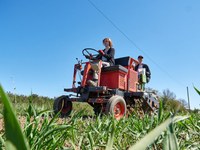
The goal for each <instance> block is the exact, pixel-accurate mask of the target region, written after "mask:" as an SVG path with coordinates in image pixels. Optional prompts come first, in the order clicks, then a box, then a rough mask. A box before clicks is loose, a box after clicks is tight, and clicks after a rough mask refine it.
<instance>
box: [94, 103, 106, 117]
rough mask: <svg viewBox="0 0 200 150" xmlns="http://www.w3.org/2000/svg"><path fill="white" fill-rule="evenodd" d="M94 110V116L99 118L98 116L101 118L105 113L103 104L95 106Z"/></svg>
mask: <svg viewBox="0 0 200 150" xmlns="http://www.w3.org/2000/svg"><path fill="white" fill-rule="evenodd" d="M93 110H94V114H95V115H96V116H98V115H100V116H101V115H102V114H103V113H104V111H103V110H104V109H103V106H102V104H94V106H93Z"/></svg>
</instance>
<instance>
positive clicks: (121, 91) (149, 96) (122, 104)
mask: <svg viewBox="0 0 200 150" xmlns="http://www.w3.org/2000/svg"><path fill="white" fill-rule="evenodd" d="M82 53H83V55H84V56H85V57H86V58H88V59H89V61H88V62H82V61H78V63H77V64H75V65H74V74H73V82H72V88H68V89H64V91H66V92H70V93H71V92H73V93H76V94H75V95H72V94H68V95H63V96H60V97H58V98H56V99H55V101H54V112H55V113H59V112H60V115H61V116H62V117H66V116H68V115H70V113H71V111H72V102H86V103H88V104H89V105H91V106H92V107H93V108H94V112H95V114H100V113H102V114H111V115H113V116H114V117H115V118H116V119H120V118H122V117H123V116H125V115H126V114H128V113H127V112H129V111H131V110H132V111H134V110H136V109H137V110H138V109H139V110H140V111H141V110H142V111H143V112H154V111H155V110H157V108H158V107H159V102H158V99H157V96H156V95H155V94H154V93H153V92H146V91H145V90H143V88H141V87H142V86H141V83H140V82H139V81H138V73H137V72H136V71H135V70H134V64H137V63H138V62H137V61H136V60H135V59H133V58H131V57H122V58H117V59H115V65H114V66H109V67H102V68H101V65H99V67H100V68H99V70H100V71H99V72H98V76H99V77H98V82H97V86H94V87H93V86H90V85H88V84H87V83H88V82H87V81H88V80H92V72H93V70H92V68H91V63H92V62H94V61H98V62H99V64H101V60H94V58H95V57H96V56H97V55H98V53H99V52H98V51H97V50H95V49H92V48H86V49H84V50H83V51H82ZM83 64H85V67H84V70H82V65H83ZM77 72H79V74H82V76H81V75H80V76H81V77H82V79H80V81H79V82H77V80H76V76H77Z"/></svg>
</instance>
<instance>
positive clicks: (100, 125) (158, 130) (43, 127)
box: [0, 88, 200, 150]
mask: <svg viewBox="0 0 200 150" xmlns="http://www.w3.org/2000/svg"><path fill="white" fill-rule="evenodd" d="M0 89H1V90H0V99H1V101H2V104H4V105H2V106H4V113H3V117H4V120H5V131H3V132H2V133H0V145H1V148H2V149H4V148H6V147H7V149H11V148H13V147H16V148H17V149H29V148H30V149H34V150H37V149H38V150H39V149H85V150H88V149H166V150H168V149H200V121H199V120H200V115H199V114H189V115H187V116H182V115H181V114H179V116H175V115H174V114H172V113H170V112H164V111H163V108H162V107H160V109H159V113H158V114H157V115H153V116H149V115H145V116H144V118H142V119H140V118H139V117H138V116H135V115H134V114H133V115H132V116H130V117H129V118H123V119H121V120H119V121H117V120H115V119H114V118H112V117H111V116H102V117H100V116H98V117H95V116H94V115H91V112H92V109H91V107H90V106H88V105H85V106H84V105H81V104H80V103H76V104H75V108H76V107H77V108H78V109H79V111H78V109H76V110H77V111H74V112H73V113H72V115H71V116H70V117H69V118H65V119H60V118H58V116H54V117H51V116H52V111H51V108H50V109H49V110H46V108H48V107H46V106H45V105H44V106H43V107H39V109H38V108H37V105H36V104H35V102H34V101H33V100H30V101H29V103H28V105H26V106H24V110H23V113H17V114H18V115H23V116H24V117H25V124H24V127H23V129H21V128H20V127H19V123H18V119H17V115H16V110H15V109H14V108H13V107H12V103H10V100H9V98H8V97H7V96H6V95H5V93H4V92H3V89H2V88H0ZM14 104H15V103H14ZM15 106H16V105H15ZM161 106H162V105H161ZM17 107H20V104H19V105H18V106H17ZM15 108H16V107H15ZM82 108H83V110H82V111H80V109H82ZM84 108H86V109H84ZM17 111H18V110H17ZM5 112H6V113H5ZM7 114H12V115H7ZM87 114H89V115H90V117H88V118H85V117H84V116H85V115H87ZM13 121H14V122H13ZM14 124H15V126H14ZM10 133H12V137H11V134H10ZM13 137H15V138H13ZM16 141H18V143H17V142H16ZM19 143H20V144H19ZM18 146H23V147H20V148H19V147H18ZM10 147H11V148H10Z"/></svg>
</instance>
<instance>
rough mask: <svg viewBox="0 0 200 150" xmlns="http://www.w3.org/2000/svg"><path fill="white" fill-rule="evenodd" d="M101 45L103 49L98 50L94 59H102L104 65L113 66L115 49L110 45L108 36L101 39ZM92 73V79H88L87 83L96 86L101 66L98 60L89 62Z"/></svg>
mask: <svg viewBox="0 0 200 150" xmlns="http://www.w3.org/2000/svg"><path fill="white" fill-rule="evenodd" d="M103 45H104V46H105V49H104V50H99V55H97V57H96V59H98V60H102V65H103V66H104V67H109V66H113V65H114V64H115V59H114V55H115V49H114V48H113V47H112V41H111V39H110V38H105V39H103ZM91 66H92V70H93V71H94V73H93V80H88V81H87V83H88V84H89V85H90V86H97V83H98V73H99V69H100V68H101V67H102V66H99V61H93V62H91Z"/></svg>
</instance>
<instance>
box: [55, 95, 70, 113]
mask: <svg viewBox="0 0 200 150" xmlns="http://www.w3.org/2000/svg"><path fill="white" fill-rule="evenodd" d="M53 109H54V113H55V114H57V113H59V112H60V116H61V117H67V116H69V115H70V113H71V111H72V102H71V101H69V97H67V96H60V97H58V98H56V99H55V101H54V105H53Z"/></svg>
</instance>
